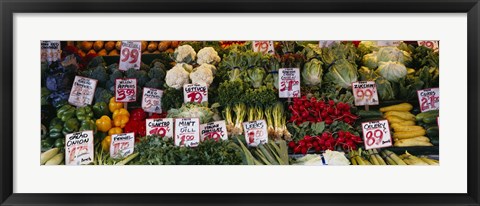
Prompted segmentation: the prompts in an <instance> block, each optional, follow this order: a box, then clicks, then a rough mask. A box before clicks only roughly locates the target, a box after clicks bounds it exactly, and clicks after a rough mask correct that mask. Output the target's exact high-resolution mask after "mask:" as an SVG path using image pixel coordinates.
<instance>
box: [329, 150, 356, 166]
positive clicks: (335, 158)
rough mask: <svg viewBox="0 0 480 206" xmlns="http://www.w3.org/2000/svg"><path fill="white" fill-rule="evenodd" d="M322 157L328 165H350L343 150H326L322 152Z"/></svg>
mask: <svg viewBox="0 0 480 206" xmlns="http://www.w3.org/2000/svg"><path fill="white" fill-rule="evenodd" d="M323 157H324V158H325V162H327V164H328V165H350V161H348V159H347V158H346V157H345V153H343V152H337V151H331V150H327V151H325V153H323Z"/></svg>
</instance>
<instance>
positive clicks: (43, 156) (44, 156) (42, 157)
mask: <svg viewBox="0 0 480 206" xmlns="http://www.w3.org/2000/svg"><path fill="white" fill-rule="evenodd" d="M59 151H60V149H58V148H52V149H49V150H47V151H45V152H44V153H42V154H40V164H42V165H43V164H45V163H46V162H47V161H48V160H50V159H52V158H53V157H54V156H55V155H57V154H58V152H59Z"/></svg>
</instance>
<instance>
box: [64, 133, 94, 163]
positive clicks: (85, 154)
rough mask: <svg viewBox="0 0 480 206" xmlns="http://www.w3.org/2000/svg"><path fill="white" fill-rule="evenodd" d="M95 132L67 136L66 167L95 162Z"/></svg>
mask: <svg viewBox="0 0 480 206" xmlns="http://www.w3.org/2000/svg"><path fill="white" fill-rule="evenodd" d="M94 152H95V151H94V149H93V131H91V130H89V131H82V132H75V133H71V134H67V135H65V165H86V164H89V163H90V162H92V161H93V153H94Z"/></svg>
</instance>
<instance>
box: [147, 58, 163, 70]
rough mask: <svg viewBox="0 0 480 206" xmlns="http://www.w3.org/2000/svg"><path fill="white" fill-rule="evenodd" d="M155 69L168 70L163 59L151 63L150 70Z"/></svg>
mask: <svg viewBox="0 0 480 206" xmlns="http://www.w3.org/2000/svg"><path fill="white" fill-rule="evenodd" d="M153 67H158V68H161V69H166V68H165V64H164V62H162V60H161V59H154V60H153V61H152V63H150V69H151V68H153Z"/></svg>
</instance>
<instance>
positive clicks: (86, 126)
mask: <svg viewBox="0 0 480 206" xmlns="http://www.w3.org/2000/svg"><path fill="white" fill-rule="evenodd" d="M88 130H92V131H93V134H95V133H97V125H95V122H94V121H93V120H91V119H88V120H83V121H82V123H81V125H80V129H79V130H78V131H88Z"/></svg>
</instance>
